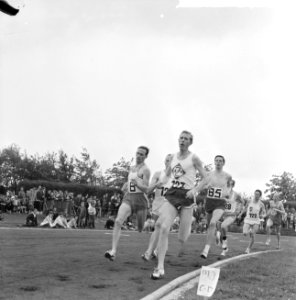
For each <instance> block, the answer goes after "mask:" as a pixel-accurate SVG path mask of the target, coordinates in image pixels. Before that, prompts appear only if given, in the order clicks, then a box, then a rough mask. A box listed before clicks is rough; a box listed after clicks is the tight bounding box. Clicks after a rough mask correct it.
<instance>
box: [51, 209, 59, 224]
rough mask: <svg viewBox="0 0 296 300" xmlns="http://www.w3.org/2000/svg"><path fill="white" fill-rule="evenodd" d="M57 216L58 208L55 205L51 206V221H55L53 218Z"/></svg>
mask: <svg viewBox="0 0 296 300" xmlns="http://www.w3.org/2000/svg"><path fill="white" fill-rule="evenodd" d="M58 216H59V213H58V209H57V208H56V207H54V208H53V211H52V221H55V219H56V218H57V217H58Z"/></svg>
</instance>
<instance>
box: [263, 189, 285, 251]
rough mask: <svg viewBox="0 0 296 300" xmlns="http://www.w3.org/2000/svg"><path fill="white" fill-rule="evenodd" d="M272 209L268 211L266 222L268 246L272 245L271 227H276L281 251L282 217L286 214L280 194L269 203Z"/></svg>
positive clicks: (278, 246)
mask: <svg viewBox="0 0 296 300" xmlns="http://www.w3.org/2000/svg"><path fill="white" fill-rule="evenodd" d="M269 204H270V209H269V210H268V214H267V215H268V219H267V222H266V232H267V240H266V243H265V244H266V245H267V246H269V245H270V231H271V229H270V228H271V227H272V226H274V228H275V232H276V237H277V248H278V249H280V246H281V245H280V238H281V227H282V216H283V215H284V214H285V213H286V212H285V208H284V205H283V203H282V202H281V201H280V194H279V193H275V194H274V195H273V200H271V201H270V202H269Z"/></svg>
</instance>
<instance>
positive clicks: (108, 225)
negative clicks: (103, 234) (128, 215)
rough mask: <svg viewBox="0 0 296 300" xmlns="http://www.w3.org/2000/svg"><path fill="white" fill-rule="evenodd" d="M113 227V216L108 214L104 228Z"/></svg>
mask: <svg viewBox="0 0 296 300" xmlns="http://www.w3.org/2000/svg"><path fill="white" fill-rule="evenodd" d="M113 227H114V219H113V217H111V216H109V217H108V219H107V221H106V223H105V228H106V229H113Z"/></svg>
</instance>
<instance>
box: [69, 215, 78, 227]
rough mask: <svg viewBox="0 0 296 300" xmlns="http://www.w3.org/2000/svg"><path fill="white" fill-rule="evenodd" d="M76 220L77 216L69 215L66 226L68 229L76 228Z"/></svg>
mask: <svg viewBox="0 0 296 300" xmlns="http://www.w3.org/2000/svg"><path fill="white" fill-rule="evenodd" d="M77 220H78V216H74V217H71V218H70V219H69V220H67V228H68V229H73V228H74V229H76V228H77Z"/></svg>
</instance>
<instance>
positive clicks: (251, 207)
mask: <svg viewBox="0 0 296 300" xmlns="http://www.w3.org/2000/svg"><path fill="white" fill-rule="evenodd" d="M261 207H264V204H263V202H262V201H261V200H259V201H258V202H255V201H254V200H251V201H250V202H249V204H248V207H247V214H246V217H245V220H244V223H246V224H250V225H254V224H258V225H259V224H260V216H259V213H260V210H261Z"/></svg>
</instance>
